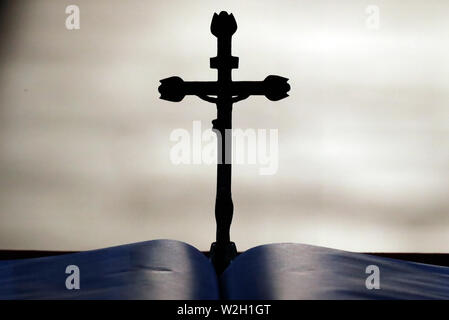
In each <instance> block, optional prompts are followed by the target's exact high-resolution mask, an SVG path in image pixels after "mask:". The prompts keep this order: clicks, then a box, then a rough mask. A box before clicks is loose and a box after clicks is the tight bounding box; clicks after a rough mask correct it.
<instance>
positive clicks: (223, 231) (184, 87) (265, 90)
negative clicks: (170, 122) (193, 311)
mask: <svg viewBox="0 0 449 320" xmlns="http://www.w3.org/2000/svg"><path fill="white" fill-rule="evenodd" d="M210 29H211V32H212V34H213V35H214V36H215V37H217V56H216V57H214V58H211V59H210V67H211V68H212V69H217V72H218V79H217V81H183V80H182V79H181V78H179V77H170V78H166V79H163V80H161V81H160V82H161V85H160V86H159V92H160V93H161V97H160V98H161V99H163V100H168V101H173V102H179V101H181V100H182V99H183V98H184V97H185V96H186V95H194V96H198V97H199V98H201V99H203V100H205V101H207V102H210V103H215V104H216V105H217V119H215V120H213V121H212V125H213V130H214V132H215V133H216V134H217V138H218V139H217V143H218V149H217V150H218V153H217V194H216V201H215V219H216V223H217V234H216V242H215V243H213V244H212V247H211V259H212V262H213V263H214V265H215V268H216V270H217V273H221V271H223V270H224V269H225V268H226V267H227V265H228V264H229V262H230V261H231V260H232V259H233V258H234V256H235V255H236V248H235V244H234V243H233V242H231V241H230V235H229V230H230V227H231V222H232V216H233V211H234V205H233V203H232V197H231V159H232V153H231V151H232V133H231V129H232V105H233V103H236V102H238V101H241V100H244V99H246V98H248V97H249V96H252V95H264V96H266V97H267V98H268V99H270V100H272V101H277V100H280V99H283V98H285V97H288V94H287V92H288V91H289V90H290V85H289V84H288V83H287V81H288V79H286V78H283V77H279V76H274V75H270V76H268V77H266V78H265V80H264V81H232V69H237V68H238V62H239V58H238V57H234V56H232V54H231V45H232V35H233V34H234V33H235V31H236V30H237V23H236V21H235V19H234V16H233V15H232V13H231V14H228V13H227V12H225V11H222V12H220V14H219V15H217V14H216V13H215V14H214V16H213V18H212V23H211V27H210Z"/></svg>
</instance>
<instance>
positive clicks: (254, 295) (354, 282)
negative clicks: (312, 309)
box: [0, 240, 449, 300]
mask: <svg viewBox="0 0 449 320" xmlns="http://www.w3.org/2000/svg"><path fill="white" fill-rule="evenodd" d="M376 268H378V269H376ZM374 271H376V272H377V275H376V276H377V277H378V278H377V279H374V280H377V281H378V283H377V284H375V283H374V282H375V281H374V282H373V283H374V287H373V286H372V284H373V283H371V281H372V280H373V279H370V277H372V276H373V275H374V273H375V272H374ZM75 276H76V277H78V278H77V279H75ZM75 282H76V283H75ZM376 285H377V288H376ZM78 288H79V289H78ZM0 299H180V300H181V299H182V300H184V299H185V300H190V299H449V268H448V267H440V266H433V265H426V264H420V263H413V262H406V261H400V260H395V259H389V258H381V257H376V256H371V255H367V254H359V253H350V252H345V251H340V250H334V249H328V248H322V247H316V246H309V245H302V244H269V245H263V246H259V247H255V248H252V249H250V250H247V251H246V252H244V253H242V254H241V255H239V256H238V257H237V258H236V259H235V260H234V261H233V262H232V263H231V265H230V266H229V267H228V268H227V269H226V270H225V272H224V273H223V274H222V275H221V276H219V277H217V275H216V273H215V270H214V268H213V266H212V264H211V262H210V261H209V259H208V258H207V257H206V256H205V255H204V254H203V253H201V252H200V251H198V250H197V249H195V248H194V247H192V246H190V245H188V244H185V243H183V242H179V241H174V240H154V241H147V242H141V243H135V244H128V245H122V246H118V247H112V248H106V249H100V250H93V251H85V252H80V253H74V254H66V255H60V256H53V257H45V258H36V259H23V260H10V261H0Z"/></svg>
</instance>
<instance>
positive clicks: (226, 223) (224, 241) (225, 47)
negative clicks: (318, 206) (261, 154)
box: [210, 12, 238, 273]
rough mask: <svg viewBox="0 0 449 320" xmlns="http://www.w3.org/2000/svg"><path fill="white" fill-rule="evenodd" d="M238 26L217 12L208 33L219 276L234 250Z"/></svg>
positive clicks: (215, 250) (215, 259)
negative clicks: (213, 44) (213, 84)
mask: <svg viewBox="0 0 449 320" xmlns="http://www.w3.org/2000/svg"><path fill="white" fill-rule="evenodd" d="M236 30H237V23H236V21H235V18H234V16H233V15H232V14H228V13H226V12H221V13H220V14H219V15H217V14H216V13H215V14H214V16H213V18H212V23H211V32H212V34H213V35H214V36H215V37H217V56H216V57H214V58H211V59H210V67H211V68H212V69H217V73H218V79H217V84H218V88H219V89H218V92H217V100H216V105H217V119H215V120H213V121H212V124H213V130H214V131H215V132H216V133H217V141H218V146H217V195H216V199H215V220H216V223H217V234H216V242H215V243H213V244H212V246H211V259H212V262H213V264H214V265H215V268H216V270H217V272H218V273H221V271H223V270H224V268H226V266H227V265H228V264H229V262H230V261H231V260H232V259H233V258H234V257H235V255H236V253H237V250H236V248H235V244H234V243H233V242H231V240H230V228H231V222H232V216H233V212H234V204H233V203H232V194H231V177H232V103H233V102H232V69H236V68H238V58H237V57H233V56H232V52H231V51H232V36H233V34H234V33H235V31H236Z"/></svg>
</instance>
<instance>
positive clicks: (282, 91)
mask: <svg viewBox="0 0 449 320" xmlns="http://www.w3.org/2000/svg"><path fill="white" fill-rule="evenodd" d="M287 81H288V79H286V78H283V77H279V76H273V75H270V76H268V77H266V78H265V80H264V81H234V82H231V83H230V84H229V86H228V87H227V88H226V91H224V88H223V87H221V86H220V84H219V83H218V82H215V81H184V80H182V79H181V78H179V77H171V78H167V79H163V80H161V85H160V86H159V92H160V93H161V99H164V100H168V101H174V102H179V101H181V100H182V99H183V98H184V97H185V96H186V95H194V96H198V97H201V98H204V100H206V101H209V102H214V100H213V98H205V97H208V96H218V95H223V94H225V95H228V96H229V98H230V99H232V97H240V98H237V99H234V102H237V101H240V100H243V99H245V98H246V97H249V96H254V95H262V96H266V97H267V98H268V99H270V100H272V101H277V100H280V99H283V98H285V97H288V94H287V92H288V91H289V90H290V85H289V84H288V83H287Z"/></svg>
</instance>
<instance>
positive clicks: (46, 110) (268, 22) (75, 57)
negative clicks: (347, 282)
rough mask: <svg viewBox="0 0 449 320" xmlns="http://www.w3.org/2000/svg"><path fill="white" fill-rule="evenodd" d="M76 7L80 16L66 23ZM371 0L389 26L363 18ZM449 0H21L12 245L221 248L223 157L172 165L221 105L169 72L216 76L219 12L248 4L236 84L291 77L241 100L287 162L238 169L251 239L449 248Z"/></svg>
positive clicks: (4, 216) (10, 198)
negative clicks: (166, 88)
mask: <svg viewBox="0 0 449 320" xmlns="http://www.w3.org/2000/svg"><path fill="white" fill-rule="evenodd" d="M70 4H77V5H79V7H80V10H81V29H80V30H77V31H68V30H66V28H65V19H66V17H67V15H66V14H65V8H66V6H67V5H70ZM368 5H378V6H379V8H380V29H379V30H377V31H373V30H370V29H368V28H366V26H365V20H366V18H367V15H366V13H365V9H366V7H367V6H368ZM448 9H449V4H448V3H447V1H445V0H441V1H435V0H433V1H413V0H412V1H399V0H393V1H383V0H372V1H338V2H337V1H330V0H327V1H323V0H321V1H313V2H312V1H305V0H304V1H245V2H241V1H225V2H224V1H221V2H218V1H169V0H168V1H158V2H155V1H154V2H151V1H138V0H133V1H118V0H107V1H103V0H102V1H87V0H86V1H79V0H77V1H75V0H73V1H54V0H45V1H44V0H38V1H31V0H30V1H10V2H8V4H6V5H3V8H2V15H3V16H2V22H1V33H2V35H3V36H2V39H3V40H2V45H1V60H0V68H1V70H0V248H2V249H55V250H85V249H91V248H100V247H105V246H110V245H116V244H123V243H129V242H136V241H143V240H149V239H157V238H172V239H178V240H182V241H186V242H188V243H190V244H192V245H195V246H196V247H198V248H199V249H203V250H205V249H208V248H209V245H210V242H211V241H213V240H214V233H215V221H214V214H213V208H214V196H215V173H216V172H215V167H214V166H213V165H212V166H207V165H179V166H175V165H173V164H172V163H171V162H170V160H169V151H170V147H171V146H172V145H173V143H172V142H170V141H169V135H170V133H171V132H172V130H174V129H176V128H185V129H188V130H191V127H192V121H193V120H201V121H202V125H203V128H207V127H209V126H210V121H211V120H212V119H214V118H215V109H214V106H212V105H209V104H208V103H205V102H202V101H200V100H199V99H196V98H194V97H190V98H186V99H185V100H184V101H183V102H181V103H177V104H173V103H168V102H165V101H162V100H159V99H158V97H159V95H158V92H157V87H158V85H159V83H158V81H159V79H162V78H165V77H167V76H171V75H180V76H182V77H183V78H184V79H186V80H200V79H204V80H214V79H215V77H216V73H215V70H211V69H209V60H208V59H209V57H212V56H215V54H216V44H215V38H214V37H213V36H212V35H211V34H210V31H209V25H210V20H211V17H212V14H213V12H219V11H221V10H228V11H230V12H233V13H234V15H235V17H236V18H237V23H238V25H239V29H238V31H237V33H236V35H235V37H234V49H233V54H234V55H236V56H239V57H240V69H238V70H237V71H234V79H236V80H262V79H263V78H265V76H266V75H268V74H279V75H284V76H287V77H288V78H290V83H291V85H292V90H291V92H290V97H289V98H288V99H285V100H282V101H280V102H276V103H273V102H271V101H268V100H266V99H265V98H263V97H255V98H251V99H248V100H246V101H244V102H241V103H239V104H238V105H236V106H235V108H234V110H235V111H234V126H235V127H238V128H243V129H245V128H267V129H269V128H275V129H278V130H279V170H278V173H277V174H276V175H273V176H261V175H259V174H258V167H257V166H255V165H239V166H235V168H234V172H233V197H234V204H235V207H236V209H235V216H234V222H233V226H232V235H231V236H232V238H233V240H234V241H235V242H236V243H237V246H238V249H239V250H245V249H247V248H250V247H252V246H255V245H258V244H263V243H270V242H301V243H307V244H315V245H322V246H327V247H332V248H340V249H346V250H354V251H422V252H448V251H449V216H448V211H449V196H448V190H449V182H448V181H449V180H448V178H449V91H448V88H449V60H448V57H449V45H448V43H449V42H448V41H447V39H448V32H449V31H448V30H449V19H448V18H447V12H448Z"/></svg>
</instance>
